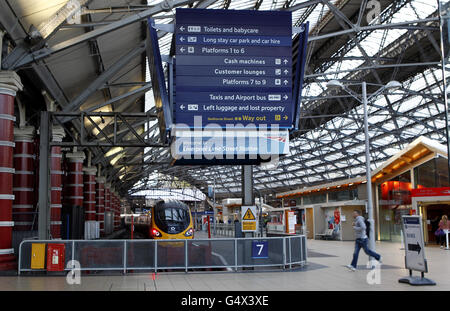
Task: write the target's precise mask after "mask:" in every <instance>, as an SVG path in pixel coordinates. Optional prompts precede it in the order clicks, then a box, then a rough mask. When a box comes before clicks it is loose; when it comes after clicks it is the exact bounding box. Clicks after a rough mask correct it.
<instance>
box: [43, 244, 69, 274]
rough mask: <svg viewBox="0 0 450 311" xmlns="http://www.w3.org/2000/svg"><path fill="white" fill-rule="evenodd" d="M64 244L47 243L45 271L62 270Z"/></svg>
mask: <svg viewBox="0 0 450 311" xmlns="http://www.w3.org/2000/svg"><path fill="white" fill-rule="evenodd" d="M65 251H66V249H65V245H64V244H48V247H47V271H64V262H65V260H64V259H65Z"/></svg>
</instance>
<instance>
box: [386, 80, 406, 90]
mask: <svg viewBox="0 0 450 311" xmlns="http://www.w3.org/2000/svg"><path fill="white" fill-rule="evenodd" d="M385 88H386V90H390V91H395V90H398V89H400V88H402V84H401V83H400V82H398V81H395V80H393V81H389V82H388V83H387V84H386V85H385Z"/></svg>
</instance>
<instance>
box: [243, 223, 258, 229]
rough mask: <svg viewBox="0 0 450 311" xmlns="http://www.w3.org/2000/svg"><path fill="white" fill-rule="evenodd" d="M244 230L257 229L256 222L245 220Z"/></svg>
mask: <svg viewBox="0 0 450 311" xmlns="http://www.w3.org/2000/svg"><path fill="white" fill-rule="evenodd" d="M242 231H256V222H255V221H252V222H243V223H242Z"/></svg>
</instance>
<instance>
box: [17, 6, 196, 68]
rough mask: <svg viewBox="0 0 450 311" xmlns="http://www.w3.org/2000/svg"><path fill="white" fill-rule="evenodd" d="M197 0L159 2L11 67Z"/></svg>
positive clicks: (38, 52) (24, 58) (41, 50)
mask: <svg viewBox="0 0 450 311" xmlns="http://www.w3.org/2000/svg"><path fill="white" fill-rule="evenodd" d="M195 1H196V0H172V1H170V0H166V1H163V2H161V3H160V4H158V5H157V6H155V7H152V8H150V9H148V10H145V11H142V12H138V13H136V14H133V15H131V16H128V17H126V18H124V19H121V20H119V21H116V22H113V23H110V24H108V25H105V26H102V27H99V28H97V29H95V30H92V31H89V32H88V33H85V34H82V35H79V36H76V37H74V38H71V39H69V40H66V41H63V42H61V43H58V44H55V45H54V46H51V47H48V48H42V49H40V50H37V51H35V52H32V53H28V54H26V55H25V56H24V57H22V58H21V59H20V60H18V61H17V62H15V64H11V65H10V67H9V69H11V70H12V69H16V68H19V67H22V66H24V65H26V64H29V63H31V62H33V61H37V60H39V59H43V58H46V57H48V56H50V55H52V54H54V53H57V52H60V51H63V50H66V49H68V48H71V47H73V46H75V45H78V44H80V43H83V42H86V41H88V40H91V39H95V38H97V37H99V36H101V35H104V34H107V33H110V32H112V31H114V30H117V29H120V28H123V27H125V26H128V25H130V24H133V23H135V22H138V21H140V20H143V19H145V18H147V17H150V16H152V15H154V14H158V13H160V12H163V11H167V10H171V9H172V8H174V7H176V6H182V5H186V4H189V3H193V2H195Z"/></svg>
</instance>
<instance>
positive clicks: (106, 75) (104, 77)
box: [63, 40, 145, 122]
mask: <svg viewBox="0 0 450 311" xmlns="http://www.w3.org/2000/svg"><path fill="white" fill-rule="evenodd" d="M144 52H145V40H144V41H142V42H141V43H140V44H139V46H138V47H135V48H134V49H132V50H131V51H129V52H127V53H126V54H125V55H123V56H122V57H120V58H119V59H118V60H117V61H116V62H115V63H114V64H113V65H112V66H111V67H109V68H108V69H107V70H105V71H104V72H103V73H102V74H101V75H100V76H98V77H97V78H96V79H95V80H94V81H93V82H92V83H91V84H90V85H89V86H88V87H87V88H86V89H85V90H84V91H83V92H82V93H81V94H80V95H78V97H77V98H75V99H74V100H73V101H72V102H71V103H70V104H68V105H67V106H66V107H64V108H63V112H71V111H77V110H78V109H80V107H81V105H83V103H84V102H85V101H86V100H87V99H88V98H89V96H91V95H92V94H93V93H94V92H95V91H97V90H98V89H99V88H100V87H101V86H103V85H104V84H105V83H106V82H107V81H108V80H109V79H110V78H112V77H113V76H114V75H115V74H116V73H117V72H119V71H120V70H121V69H122V68H123V67H124V66H125V65H126V64H128V63H129V62H130V61H131V60H132V59H133V58H135V57H136V56H138V55H140V54H142V53H144ZM67 121H69V120H67V119H66V120H63V122H67Z"/></svg>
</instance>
